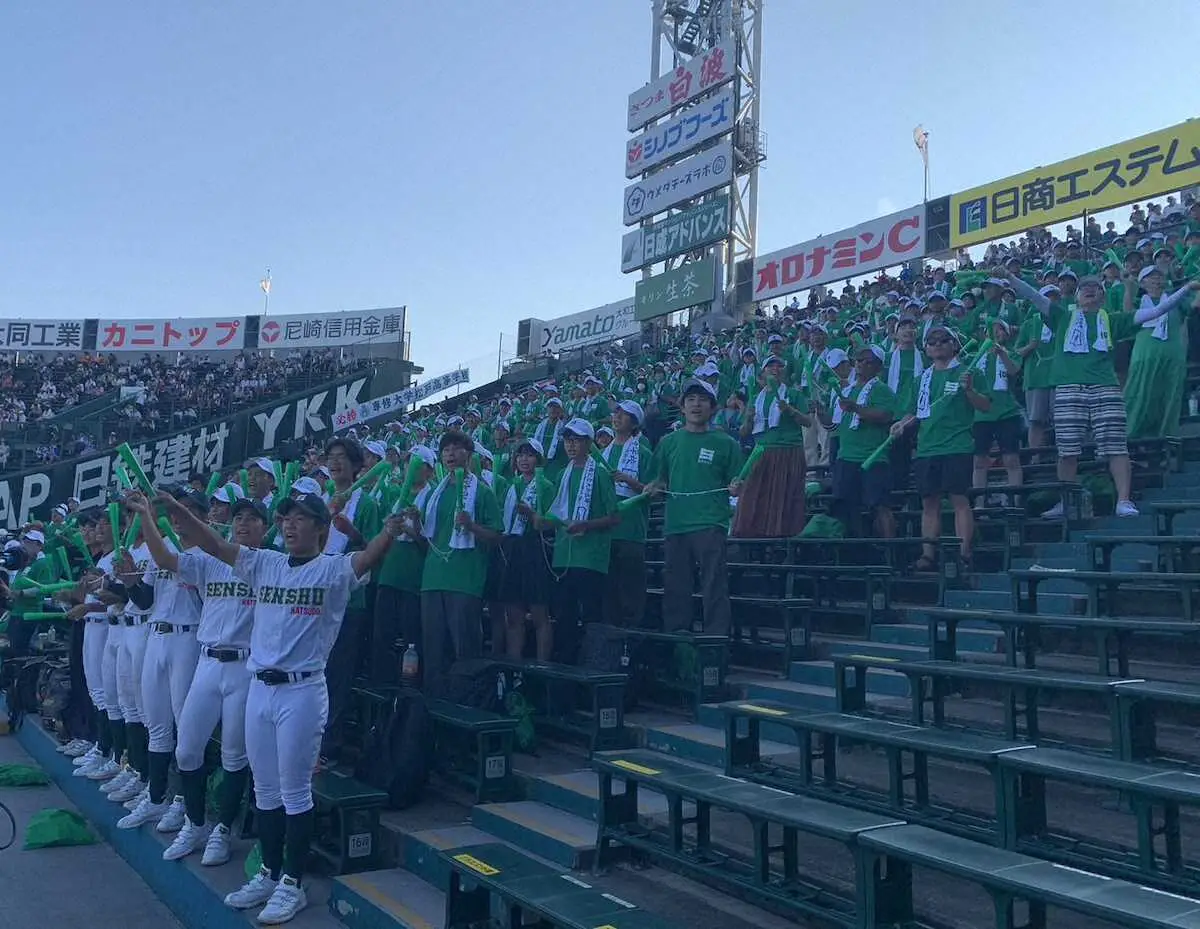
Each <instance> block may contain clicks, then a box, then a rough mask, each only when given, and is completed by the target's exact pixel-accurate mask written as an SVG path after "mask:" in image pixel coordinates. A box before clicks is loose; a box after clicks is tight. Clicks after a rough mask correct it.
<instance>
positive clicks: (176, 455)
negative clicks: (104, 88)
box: [0, 373, 373, 530]
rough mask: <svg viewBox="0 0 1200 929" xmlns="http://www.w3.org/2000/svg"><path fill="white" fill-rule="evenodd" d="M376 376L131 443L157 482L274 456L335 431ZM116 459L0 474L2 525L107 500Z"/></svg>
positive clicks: (106, 456) (110, 455)
mask: <svg viewBox="0 0 1200 929" xmlns="http://www.w3.org/2000/svg"><path fill="white" fill-rule="evenodd" d="M372 379H373V375H372V374H369V373H365V374H362V375H359V376H357V377H353V378H348V379H346V380H344V381H343V382H341V383H339V384H335V385H332V386H331V387H329V388H327V389H324V390H317V391H312V392H310V393H306V394H301V395H297V396H292V397H288V398H287V399H286V400H281V401H279V402H278V403H274V404H264V405H263V406H260V407H257V408H254V409H251V410H246V411H243V412H239V413H236V414H234V415H233V416H230V417H228V418H227V419H223V420H219V421H216V422H210V423H205V424H203V425H200V426H193V427H192V428H190V429H185V430H181V431H179V432H174V433H171V434H169V435H165V436H158V437H155V438H152V439H144V440H142V441H140V442H131V443H130V446H131V447H132V449H133V452H134V454H135V455H136V456H137V459H138V462H139V463H140V464H141V465H142V468H143V469H144V470H145V472H146V474H147V476H148V477H149V478H150V480H152V481H153V482H154V483H155V484H165V483H172V482H179V481H186V480H188V478H190V477H192V476H193V475H196V474H205V473H207V472H210V471H215V470H226V469H231V468H235V467H237V466H239V465H240V464H241V463H242V462H244V461H245V460H246V459H247V458H253V457H256V456H258V455H276V454H278V453H279V449H280V447H281V446H283V445H285V444H287V443H290V442H294V441H296V440H299V439H306V440H307V439H312V438H320V437H321V436H322V435H324V434H328V433H331V432H332V431H333V421H334V418H335V416H336V415H337V413H339V412H341V411H342V410H345V409H348V408H351V407H357V406H358V405H359V404H360V403H361V402H362V397H363V396H365V395H369V394H370V385H371V382H372ZM117 460H118V458H117V455H116V453H115V452H114V451H113V450H112V449H109V450H107V451H105V452H98V453H96V454H94V455H88V456H85V457H82V458H76V459H73V460H68V461H63V462H58V463H56V464H51V465H47V466H46V467H44V468H37V469H33V470H30V471H25V472H22V473H18V474H14V475H12V476H8V477H0V526H4V527H6V528H7V529H10V530H12V529H16V528H17V527H18V526H21V525H23V524H24V523H26V522H28V521H29V520H30V519H36V518H39V517H41V518H46V517H47V516H48V514H49V510H50V508H51V507H52V506H54V505H55V504H56V503H61V502H63V501H65V500H66V499H67V498H68V497H78V498H79V502H80V504H81V505H82V506H84V507H90V506H99V505H101V504H103V503H105V502H106V499H107V494H108V492H109V491H110V490H111V489H113V488H114V487H115V486H116V462H117Z"/></svg>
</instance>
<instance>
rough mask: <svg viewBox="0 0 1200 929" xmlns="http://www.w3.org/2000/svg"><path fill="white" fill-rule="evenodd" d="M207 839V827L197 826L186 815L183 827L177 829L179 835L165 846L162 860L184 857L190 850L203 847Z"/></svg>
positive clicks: (175, 859) (194, 850)
mask: <svg viewBox="0 0 1200 929" xmlns="http://www.w3.org/2000/svg"><path fill="white" fill-rule="evenodd" d="M207 841H208V828H207V827H206V826H197V825H196V824H195V823H193V822H192V821H191V820H190V819H188V818H187V817H184V820H183V828H182V829H180V830H179V835H177V836H175V841H174V842H172V843H171V844H170V845H168V846H167V850H166V851H165V852H163V861H178V860H179V859H180V858H186V857H187V856H188V855H190V854H191V853H192V852H197V851H199V850H200V849H202V848H204V847H205V843H206V842H207Z"/></svg>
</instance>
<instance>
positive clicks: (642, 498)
mask: <svg viewBox="0 0 1200 929" xmlns="http://www.w3.org/2000/svg"><path fill="white" fill-rule="evenodd" d="M649 499H650V494H649V493H647V492H646V491H644V490H643V491H642V492H641V493H640V494H637V495H635V496H632V497H626V498H625V499H624V500H620V501H618V502H617V512H618V513H625V512H627V511H629V510H632V509H633V508H634V507H635V506H641V505H642V504H643V503H645V502H646V501H647V500H649Z"/></svg>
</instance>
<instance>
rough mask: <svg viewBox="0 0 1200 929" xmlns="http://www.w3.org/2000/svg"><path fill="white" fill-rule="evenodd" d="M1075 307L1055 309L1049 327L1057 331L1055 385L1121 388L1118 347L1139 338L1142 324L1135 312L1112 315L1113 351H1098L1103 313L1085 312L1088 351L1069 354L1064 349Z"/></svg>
mask: <svg viewBox="0 0 1200 929" xmlns="http://www.w3.org/2000/svg"><path fill="white" fill-rule="evenodd" d="M1071 310H1072V307H1063V306H1054V307H1051V308H1050V319H1049V325H1050V328H1051V329H1052V330H1053V332H1054V361H1053V368H1052V369H1051V370H1052V374H1051V381H1050V383H1051V386H1053V387H1060V386H1062V385H1064V384H1082V385H1087V386H1103V387H1116V386H1117V372H1116V369H1115V368H1114V367H1113V355H1114V353H1115V349H1116V345H1117V343H1118V342H1120V341H1122V340H1124V339H1132V338H1133V337H1134V336H1135V335H1137V331H1138V325H1137V324H1136V323H1135V322H1134V321H1133V314H1132V313H1109V314H1108V329H1109V338H1108V341H1109V349H1108V351H1106V352H1101V351H1097V350H1096V349H1095V348H1093V347H1092V346H1093V345H1095V343H1096V333H1097V329H1098V327H1099V323H1100V314H1099V313H1098V312H1096V313H1084V314H1083V319H1084V322H1085V324H1086V327H1087V345H1088V350H1087V351H1086V352H1068V351H1064V350H1063V346H1064V345H1065V344H1066V341H1067V335H1068V334H1069V332H1070V330H1071V317H1072V312H1071Z"/></svg>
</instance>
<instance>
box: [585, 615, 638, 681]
mask: <svg viewBox="0 0 1200 929" xmlns="http://www.w3.org/2000/svg"><path fill="white" fill-rule="evenodd" d="M629 665H630V661H629V648H628V640H627V639H626V638H625V630H623V629H621V628H619V627H617V626H606V625H604V624H603V623H588V624H587V625H586V626H584V627H583V644H582V645H580V647H579V666H580V667H581V668H587V669H588V670H589V671H611V672H614V673H617V674H628V673H629Z"/></svg>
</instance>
